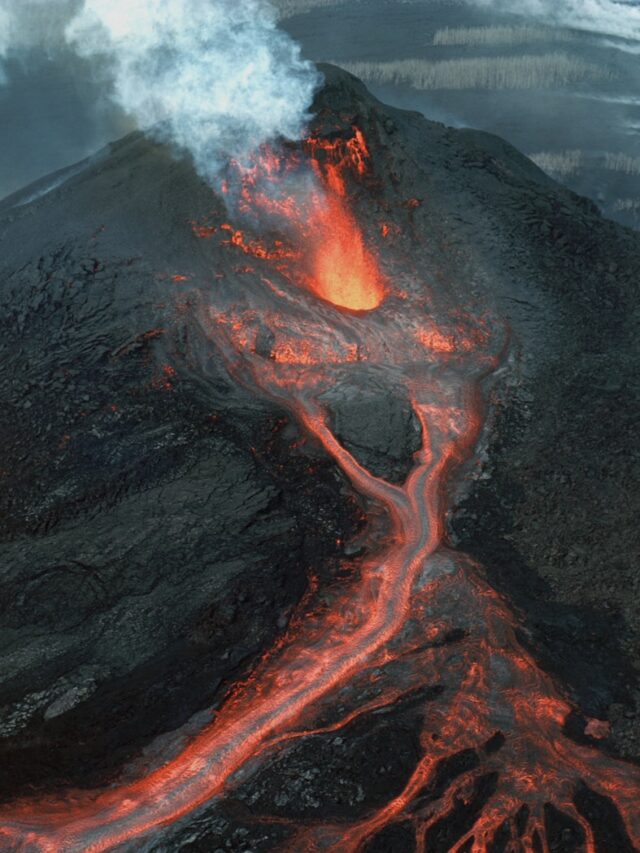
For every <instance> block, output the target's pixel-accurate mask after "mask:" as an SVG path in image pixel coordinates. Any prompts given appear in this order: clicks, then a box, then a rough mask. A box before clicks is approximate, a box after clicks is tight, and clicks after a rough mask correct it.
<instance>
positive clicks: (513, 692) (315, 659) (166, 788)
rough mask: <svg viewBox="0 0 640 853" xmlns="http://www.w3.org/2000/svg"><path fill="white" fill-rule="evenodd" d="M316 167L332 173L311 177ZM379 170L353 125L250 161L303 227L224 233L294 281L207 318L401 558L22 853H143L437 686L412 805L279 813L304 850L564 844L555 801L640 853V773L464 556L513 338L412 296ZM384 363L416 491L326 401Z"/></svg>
mask: <svg viewBox="0 0 640 853" xmlns="http://www.w3.org/2000/svg"><path fill="white" fill-rule="evenodd" d="M308 158H310V159H311V163H312V176H311V179H309V178H308V177H307V178H306V179H303V178H301V175H302V174H303V166H304V164H305V162H306V161H307V159H308ZM370 167H371V156H370V153H369V150H368V147H367V144H366V141H365V137H364V134H363V132H362V131H361V130H360V129H357V128H356V129H354V128H353V126H352V127H350V128H347V129H345V130H344V131H343V135H340V136H338V137H335V138H331V139H323V138H317V139H315V138H312V139H310V140H307V141H306V142H305V143H304V145H303V146H302V150H301V151H295V152H291V155H290V156H289V157H285V158H280V157H276V156H274V155H273V154H269V155H268V156H267V155H266V154H265V157H264V158H263V159H261V160H260V161H259V162H258V163H257V164H254V165H253V166H252V167H250V168H245V169H240V168H239V167H238V168H237V170H236V174H235V177H234V178H233V179H230V183H229V186H228V187H227V192H228V193H229V194H230V195H232V196H234V197H235V198H236V199H237V202H236V204H237V208H238V211H239V214H240V215H241V216H245V217H249V218H250V219H251V222H252V223H253V224H254V225H255V223H256V222H265V221H267V219H268V221H269V222H271V223H272V224H273V223H275V224H277V229H276V230H279V231H281V232H282V234H281V235H280V236H279V237H278V240H277V241H273V242H272V244H269V243H268V242H266V241H264V242H263V241H261V240H260V241H258V240H253V239H251V238H248V237H246V236H245V234H244V232H242V231H238V230H236V229H234V228H233V227H232V226H230V225H228V224H226V223H225V224H224V225H223V226H220V227H219V229H218V230H217V231H215V229H214V232H215V233H220V234H221V235H222V240H223V242H225V243H228V244H229V246H228V248H229V251H236V252H240V253H241V254H244V255H249V256H251V257H253V258H254V259H255V260H256V263H259V264H261V265H264V269H266V270H269V271H270V275H271V276H273V274H274V273H277V274H279V275H280V276H281V277H282V280H283V282H284V284H283V287H282V288H281V287H280V286H279V284H274V282H273V281H272V280H271V278H269V277H268V276H267V275H266V274H265V275H263V276H262V280H261V282H260V286H257V285H256V286H254V287H252V288H247V289H246V290H245V292H244V293H243V300H242V304H239V300H238V294H237V290H236V289H235V288H234V287H230V288H226V289H224V288H222V287H221V288H219V289H217V290H214V291H212V293H211V304H210V305H203V306H201V313H200V317H199V320H200V323H201V325H202V328H203V329H204V331H205V333H206V335H207V338H208V340H209V342H210V346H211V347H212V348H215V349H216V350H217V351H218V352H219V353H220V354H221V356H222V357H223V358H224V360H225V363H226V365H227V368H228V371H229V373H230V374H231V375H232V376H233V377H234V378H235V379H236V381H237V382H239V383H241V384H243V385H244V386H246V387H247V388H249V389H251V390H253V391H254V392H255V393H257V394H259V395H263V396H264V397H266V398H268V399H270V400H272V401H275V402H276V403H277V404H279V405H280V406H282V407H285V408H286V409H287V410H288V411H289V412H290V413H291V415H292V418H293V419H295V420H296V421H297V422H298V424H299V425H300V427H301V429H302V430H303V431H304V433H305V434H306V435H307V436H308V437H309V440H311V441H313V442H315V443H316V445H317V446H318V447H319V448H323V449H324V451H325V452H326V454H328V455H329V456H330V457H331V458H332V459H333V460H334V461H335V462H336V464H337V466H338V467H339V468H340V469H341V470H342V472H343V473H344V475H345V477H346V478H347V479H348V480H349V481H350V483H351V486H352V488H353V489H354V490H355V491H356V492H358V493H359V494H360V495H361V496H362V497H363V499H364V501H365V503H366V505H368V506H376V507H379V508H381V509H382V510H384V512H385V513H386V516H387V518H388V525H389V531H388V534H387V536H386V539H385V542H384V544H383V546H382V547H380V546H379V544H378V543H377V542H374V541H372V542H371V543H370V548H369V550H368V551H365V554H364V556H363V557H362V558H361V560H360V562H359V565H358V570H357V572H355V573H354V574H353V575H352V576H350V577H349V578H347V579H346V580H343V581H336V582H335V583H334V584H332V585H331V587H330V588H329V589H327V590H319V591H318V590H312V591H311V593H310V595H309V596H308V597H307V598H306V599H305V600H304V601H303V603H302V605H301V607H300V610H299V612H298V613H297V614H296V615H295V616H294V618H293V619H292V620H291V622H290V625H289V627H288V629H287V631H286V633H285V635H284V636H283V637H282V638H281V640H280V641H279V642H278V644H277V645H276V647H275V648H274V649H272V650H271V652H270V653H268V654H267V655H266V656H265V657H264V659H263V660H262V661H261V662H260V663H259V664H258V665H257V666H256V668H255V670H254V671H253V672H252V674H251V676H250V677H249V678H248V679H247V680H246V681H245V682H244V683H242V684H239V685H237V686H236V687H235V688H234V689H233V690H231V691H230V692H229V694H228V696H227V698H226V701H225V702H224V703H223V704H222V706H221V707H220V709H219V710H218V711H217V713H216V714H215V716H214V718H213V720H212V721H211V723H210V724H209V725H208V726H206V727H205V728H204V729H203V730H202V731H201V732H200V733H199V734H198V735H197V736H195V737H193V738H192V740H191V741H190V743H189V744H188V746H187V747H186V748H184V749H183V750H182V751H181V752H180V753H179V754H178V755H176V756H174V757H172V758H171V759H170V760H168V761H166V762H165V763H164V764H163V765H161V766H159V767H157V768H155V769H153V770H152V771H151V772H149V773H148V774H147V775H143V776H141V777H140V778H138V779H137V780H136V781H133V782H127V783H123V784H121V785H114V786H113V787H111V788H109V789H106V790H103V791H99V792H73V793H69V794H68V795H66V796H63V797H60V798H59V799H57V800H51V799H49V800H38V801H30V800H24V801H21V802H17V803H14V804H11V805H9V806H5V807H3V808H2V810H1V812H0V839H2V844H3V847H2V849H3V850H11V851H18V850H19V851H30V853H36V851H40V853H81V851H82V853H84V851H102V850H113V849H116V848H118V849H135V844H136V839H140V838H141V837H143V836H145V834H147V833H152V832H156V833H159V832H161V831H169V830H167V829H165V830H162V828H163V827H164V828H167V827H169V826H170V825H171V824H173V823H175V822H176V821H179V820H180V819H181V818H184V817H185V816H186V815H188V814H189V813H190V812H192V811H193V810H194V809H196V808H198V807H200V806H203V805H205V804H208V803H210V802H211V801H212V800H214V798H224V796H225V795H226V794H230V793H231V794H236V793H237V792H238V791H239V790H241V789H242V788H243V786H246V785H247V784H250V781H251V775H252V773H254V772H255V770H256V767H257V766H259V765H260V764H261V763H264V762H268V761H269V760H270V758H272V757H273V756H274V755H278V754H281V753H282V751H283V750H286V749H287V748H288V747H289V746H290V745H291V744H292V743H295V742H304V739H305V738H308V737H310V736H312V735H316V734H318V733H319V732H327V731H331V732H339V731H342V730H346V728H347V727H348V725H349V724H350V723H351V722H352V721H353V720H354V719H355V718H358V717H360V716H362V715H363V714H365V713H367V712H371V711H377V710H380V709H383V708H392V707H393V706H394V703H397V702H398V701H399V699H400V698H402V697H403V696H407V695H411V694H416V695H418V696H420V690H422V689H424V688H425V687H428V686H433V685H435V684H437V685H439V693H438V694H437V695H435V694H434V696H435V698H434V696H432V697H431V698H430V700H429V702H428V703H427V702H425V703H424V704H425V707H424V714H423V720H422V728H421V732H420V737H419V741H420V755H419V758H418V761H417V763H416V766H415V768H414V769H413V771H412V773H411V775H410V778H409V779H408V781H407V782H406V784H405V785H404V787H403V788H402V790H401V791H400V793H398V794H396V795H394V796H393V797H391V798H390V799H389V801H388V802H387V803H386V804H385V805H384V806H383V807H382V808H378V809H376V810H373V811H372V812H371V813H370V814H368V815H367V816H366V817H365V818H364V819H358V820H356V819H349V818H345V819H344V820H341V821H329V820H325V819H323V816H322V815H318V817H317V818H315V819H314V820H309V821H306V822H305V823H303V824H300V823H297V822H296V821H295V820H293V819H287V818H279V819H278V822H279V824H282V825H284V826H286V827H287V828H288V832H289V840H288V842H287V843H286V844H285V847H286V849H288V850H290V851H328V850H333V851H336V853H356V851H362V850H365V848H366V844H367V843H368V841H369V840H370V839H371V838H372V837H374V836H376V834H378V833H380V832H381V831H383V830H384V829H385V827H389V826H393V825H395V824H399V823H400V822H402V823H403V824H406V825H408V826H409V827H410V829H411V833H412V835H413V837H414V839H415V846H416V848H417V849H418V850H419V851H422V853H436V851H437V853H441V851H447V850H451V851H456V853H485V851H488V850H502V851H511V853H515V851H526V852H527V853H549V851H550V849H551V848H550V842H549V838H548V829H547V824H546V823H545V815H546V811H545V809H547V810H548V809H549V808H554V809H556V810H558V811H560V812H562V813H563V814H565V815H566V816H568V818H570V819H571V821H573V825H574V826H575V827H576V833H577V836H576V837H577V838H578V842H577V846H576V848H575V849H576V850H582V851H586V853H595V851H599V853H613V851H605V848H604V847H603V846H602V844H601V843H599V842H598V829H597V827H595V828H594V826H593V825H592V821H591V818H590V812H589V808H588V807H587V806H585V795H584V794H583V793H581V792H583V790H588V791H589V792H590V793H589V795H588V796H587V797H586V798H587V799H588V797H589V796H591V797H592V798H593V797H597V798H600V800H601V801H606V803H607V804H608V806H609V807H610V809H611V810H612V811H613V813H615V815H616V816H617V818H616V819H617V820H619V823H620V831H619V836H618V837H619V838H621V839H622V844H623V846H624V845H627V846H626V847H625V848H624V849H626V850H633V849H638V847H639V846H640V816H639V810H638V807H637V804H638V802H639V800H640V772H639V771H638V768H637V767H634V766H632V765H631V764H626V763H624V762H622V761H617V760H615V759H613V758H610V757H608V756H606V755H605V754H604V753H602V752H600V751H598V750H597V749H595V748H594V747H593V746H589V745H579V744H577V743H575V742H574V741H572V740H571V739H570V738H569V737H567V735H566V734H565V731H564V723H565V721H566V719H567V717H568V716H569V715H570V714H571V712H572V707H571V703H570V702H569V701H568V699H567V698H566V697H565V696H564V694H563V692H562V690H561V688H560V687H559V686H558V685H557V684H555V682H554V681H553V679H551V678H550V677H548V676H547V675H545V674H544V673H543V672H542V671H541V670H540V669H539V667H538V665H537V663H536V661H535V660H534V658H533V656H532V655H531V654H530V653H529V652H527V651H525V650H524V649H523V648H522V647H521V645H520V642H519V639H518V631H517V620H516V618H515V616H514V615H513V613H511V612H510V609H509V607H508V605H507V603H506V602H505V601H504V600H503V599H502V598H501V597H500V596H499V595H498V594H497V593H495V592H494V591H493V590H492V589H491V588H490V586H489V585H488V584H487V582H486V580H485V579H484V577H483V574H482V570H481V569H480V567H478V566H477V565H475V564H474V563H473V562H472V561H470V560H469V559H467V558H465V557H464V556H462V555H459V554H457V553H456V552H455V551H453V550H452V549H451V548H450V547H449V545H448V542H447V536H446V525H445V513H446V510H447V495H448V493H449V488H450V486H451V482H452V478H453V475H454V473H455V472H456V471H458V470H459V469H460V466H462V465H463V464H464V463H465V462H466V461H468V460H469V459H470V458H471V457H472V455H473V452H474V449H475V448H476V446H477V443H478V440H479V437H480V433H481V430H482V426H483V422H484V418H485V400H486V398H487V392H488V389H489V386H490V382H491V376H492V374H493V372H494V371H495V370H496V369H497V368H498V367H499V366H500V365H501V364H502V363H503V361H504V356H505V353H506V351H507V349H508V336H507V335H506V333H505V330H504V328H503V327H502V326H501V325H500V324H498V323H497V322H496V321H495V319H494V320H493V321H491V322H487V321H486V320H485V319H484V318H483V319H482V320H481V319H480V318H465V320H464V322H463V321H462V320H461V319H460V314H459V310H458V306H456V305H455V304H451V305H448V306H445V307H444V308H443V307H441V309H440V310H439V312H438V313H432V314H431V316H429V318H428V321H427V320H425V310H424V307H425V304H424V298H423V296H422V289H423V288H422V283H420V282H417V283H416V285H415V288H414V290H413V291H408V292H407V293H405V294H403V298H398V297H397V296H396V297H394V298H391V294H390V291H389V287H388V285H387V284H385V277H384V276H383V274H382V273H381V272H380V269H379V260H378V258H376V257H375V255H374V253H373V251H372V250H371V249H369V248H367V245H366V241H365V238H364V236H363V234H362V232H361V230H360V229H359V227H358V225H357V222H356V219H355V216H354V214H353V213H352V212H351V211H350V209H349V189H348V185H349V182H350V181H353V182H354V183H355V184H356V185H357V182H358V181H362V180H363V179H365V178H366V176H367V172H368V170H369V169H370ZM303 177H304V176H303ZM301 185H302V186H304V187H306V190H307V191H306V192H302V191H301V190H300V186H301ZM274 227H275V226H274ZM212 233H213V232H210V231H208V232H207V233H203V234H201V235H200V236H203V237H207V238H208V237H210V236H211V234H212ZM289 285H291V286H289ZM283 288H284V289H283ZM315 297H320V300H321V301H320V300H318V299H316V298H315ZM339 309H348V310H347V311H342V310H339ZM374 309H377V310H374ZM363 367H366V369H367V370H370V371H372V372H374V373H375V375H376V376H377V377H379V378H380V381H384V382H386V383H388V384H389V385H393V386H399V387H401V388H402V389H403V390H404V391H405V392H406V396H407V399H408V400H409V401H410V406H411V410H412V412H413V416H414V417H415V420H416V422H417V423H418V424H419V427H420V431H421V437H422V443H421V448H420V450H419V451H418V452H417V453H416V454H415V457H414V465H413V469H412V471H411V473H410V474H409V476H408V477H407V479H406V482H404V483H402V484H397V483H392V482H389V481H387V480H385V479H384V478H382V477H379V476H376V475H374V474H373V473H372V472H371V471H370V470H368V469H367V468H366V466H365V465H363V464H362V462H361V461H359V460H358V458H356V456H355V455H354V454H352V453H351V452H349V451H348V450H347V449H346V448H345V446H344V445H343V444H342V443H341V442H340V440H339V439H338V437H337V435H336V434H335V432H334V431H333V429H332V428H331V418H330V413H329V412H328V411H327V409H326V408H325V406H323V403H322V397H323V394H324V393H325V392H326V391H327V389H329V388H331V387H333V386H335V385H336V384H339V383H340V382H343V381H345V380H346V379H351V378H352V377H355V376H357V372H358V371H361V370H362V369H363ZM263 818H264V821H265V822H268V821H269V819H270V816H269V815H268V814H266V815H264V816H263ZM273 820H274V822H275V820H276V819H275V818H273ZM127 844H129V845H133V846H131V847H126V848H119V845H127ZM622 849H623V848H622V847H621V851H622Z"/></svg>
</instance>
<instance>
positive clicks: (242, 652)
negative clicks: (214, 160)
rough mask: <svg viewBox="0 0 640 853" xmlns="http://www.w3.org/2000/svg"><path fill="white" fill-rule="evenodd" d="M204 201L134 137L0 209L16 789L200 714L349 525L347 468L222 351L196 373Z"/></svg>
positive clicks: (5, 715)
mask: <svg viewBox="0 0 640 853" xmlns="http://www.w3.org/2000/svg"><path fill="white" fill-rule="evenodd" d="M198 199H200V202H198ZM96 200H99V201H96ZM181 200H182V201H183V202H184V209H182V210H181ZM198 204H200V205H201V206H202V207H203V208H204V209H206V210H207V211H209V210H210V209H211V206H212V204H213V205H214V206H215V204H216V202H215V200H214V201H213V202H212V200H211V195H210V191H209V190H208V189H207V188H206V187H204V186H203V185H202V184H201V183H200V182H199V180H198V179H197V178H196V177H195V175H194V174H193V172H192V170H191V169H190V167H189V166H188V165H185V164H180V163H175V162H174V161H173V160H172V159H171V158H170V156H169V154H168V153H167V152H166V151H163V150H162V149H159V148H156V147H155V146H153V145H151V144H150V143H148V142H147V141H146V140H144V139H143V138H142V137H140V136H133V137H131V138H128V139H127V140H126V141H125V142H124V143H120V144H117V145H115V146H113V149H112V151H111V152H110V153H109V154H108V155H107V154H105V155H104V157H103V158H102V159H100V160H99V161H98V164H97V165H93V166H92V167H91V171H90V172H87V173H83V174H82V175H81V176H80V177H79V178H76V179H75V181H73V182H72V185H65V186H64V187H62V188H61V189H60V190H58V191H57V193H56V194H53V195H48V196H45V197H44V198H42V200H40V201H35V202H33V203H31V204H29V205H25V206H23V207H11V206H10V204H9V203H8V202H7V203H6V204H5V209H4V213H3V219H2V222H1V224H0V235H1V236H0V245H1V249H0V257H1V259H2V260H1V262H0V267H1V270H0V302H1V306H2V307H1V311H0V327H1V329H0V349H1V353H2V354H1V357H0V358H1V364H2V369H1V371H0V395H1V397H2V405H1V406H0V442H1V444H2V447H3V462H2V465H1V466H0V467H1V468H2V470H1V471H0V478H1V479H0V483H1V490H0V596H1V597H2V601H3V603H4V605H5V607H4V609H3V614H2V630H1V632H0V633H1V640H0V679H1V682H2V686H1V688H0V755H1V757H2V758H1V761H0V765H1V766H2V772H1V774H0V791H1V793H2V795H3V796H5V797H6V796H14V795H15V794H16V793H19V792H20V790H22V789H24V787H25V786H29V785H36V786H38V785H43V786H46V787H49V786H56V785H60V784H69V783H73V784H81V785H84V784H86V785H90V784H97V783H98V782H100V781H104V778H105V777H106V776H108V775H109V774H110V773H111V772H113V771H114V770H115V769H116V768H118V767H119V766H120V765H121V764H122V763H123V762H124V761H125V760H127V759H129V758H131V757H132V756H133V755H134V754H135V753H136V751H138V750H139V748H140V746H141V744H142V743H144V742H145V741H147V740H148V739H149V738H151V737H152V736H154V735H157V734H159V733H160V732H163V731H168V730H171V729H174V728H176V727H178V726H180V725H182V724H183V723H185V722H186V721H187V720H188V719H189V717H190V716H191V715H192V714H194V713H195V712H197V711H199V710H200V709H202V708H206V707H210V706H211V705H212V704H213V703H214V701H215V699H216V697H217V696H218V695H219V691H220V689H221V688H220V685H221V683H223V682H225V681H226V680H229V679H231V678H232V677H234V676H235V675H237V674H238V673H239V672H241V671H242V669H243V668H244V667H246V665H247V664H248V663H249V662H250V661H251V660H252V658H253V657H254V656H255V655H256V653H258V652H259V651H261V650H262V649H263V648H264V646H265V645H267V644H268V643H269V642H270V641H271V640H272V639H273V637H274V636H275V635H276V633H277V632H279V631H281V630H282V628H283V627H284V626H285V625H286V624H287V620H288V615H289V614H290V612H291V608H292V606H293V605H294V604H295V602H296V601H297V600H298V599H299V597H300V596H301V594H302V593H303V591H304V590H305V588H306V585H307V576H306V573H307V571H309V570H310V569H311V568H313V570H314V571H315V572H316V573H318V572H319V573H322V572H323V571H325V572H326V571H331V570H332V569H331V566H332V564H333V563H332V561H334V559H335V556H336V554H337V550H338V549H337V545H336V540H344V539H348V538H349V536H350V531H351V530H352V529H353V526H354V524H355V519H356V507H355V504H353V503H350V501H351V498H349V496H348V494H347V489H346V485H345V482H344V480H343V478H342V477H341V475H339V474H338V473H337V472H336V470H335V469H334V467H333V466H332V465H330V464H329V463H328V462H327V461H326V459H324V458H322V457H318V454H317V451H315V450H314V449H309V448H306V449H304V448H302V449H301V450H299V451H297V452H292V451H291V450H290V445H291V444H293V443H295V442H296V441H297V440H298V439H299V435H298V432H297V428H296V427H295V426H293V425H291V424H290V421H289V419H288V416H287V415H286V414H285V413H284V412H282V411H279V410H277V409H275V408H274V407H273V406H271V405H267V404H265V403H264V402H260V401H258V400H255V399H253V398H252V397H251V396H249V395H248V394H246V393H245V392H243V391H241V390H240V389H238V388H236V387H234V386H233V385H232V383H230V381H229V380H228V378H227V377H226V375H225V373H224V371H223V370H221V368H220V366H219V364H218V363H217V362H216V356H215V354H213V357H212V358H211V359H210V364H209V365H208V368H207V371H206V375H205V374H203V373H201V374H199V375H195V374H194V372H193V370H192V369H191V368H190V366H189V365H190V364H191V363H192V362H193V358H191V357H190V355H189V353H190V352H192V351H193V350H195V349H197V348H198V346H199V345H200V344H199V342H197V341H196V339H195V337H194V334H195V333H194V332H193V331H192V330H190V329H188V328H187V324H186V323H184V324H182V325H181V323H180V317H181V316H182V315H181V313H180V312H181V311H182V312H183V314H184V312H185V311H186V307H185V306H184V305H183V304H182V303H181V301H180V297H179V294H178V295H176V290H177V288H178V284H177V283H175V282H174V281H173V280H172V278H171V276H172V275H173V274H175V273H176V272H177V271H182V270H185V269H188V271H189V272H191V274H192V271H193V268H194V267H197V265H198V263H200V264H201V265H202V268H203V269H205V270H206V275H207V286H210V285H209V281H210V278H211V268H210V266H209V264H210V263H211V258H210V257H209V258H208V259H207V258H206V249H207V246H206V244H203V241H202V240H199V239H198V238H197V237H196V236H195V235H194V234H193V232H192V228H191V225H190V222H189V220H190V218H192V217H193V214H194V213H197V212H198ZM61 211H64V215H61ZM151 211H153V215H151ZM176 232H180V236H177V234H176ZM203 245H204V251H203ZM199 253H200V254H199ZM187 264H188V267H187ZM214 269H215V267H214ZM203 286H205V285H203ZM169 338H170V339H169ZM309 454H311V456H310V455H309ZM310 459H311V460H312V461H313V463H314V468H315V469H316V475H315V476H314V477H313V478H311V477H309V476H308V475H307V468H308V466H309V464H310ZM222 689H224V687H223V688H222Z"/></svg>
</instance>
